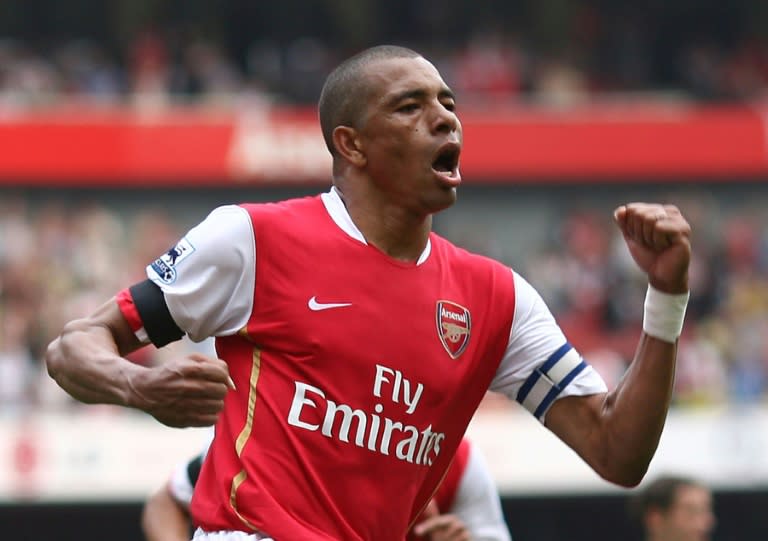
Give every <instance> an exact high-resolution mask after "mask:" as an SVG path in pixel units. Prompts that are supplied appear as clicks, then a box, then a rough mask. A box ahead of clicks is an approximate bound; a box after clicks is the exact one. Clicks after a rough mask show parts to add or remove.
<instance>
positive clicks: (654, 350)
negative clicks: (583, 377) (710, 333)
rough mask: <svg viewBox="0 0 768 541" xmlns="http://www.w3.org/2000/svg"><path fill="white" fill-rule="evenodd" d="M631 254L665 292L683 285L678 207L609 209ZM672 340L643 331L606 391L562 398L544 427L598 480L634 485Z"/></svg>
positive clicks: (668, 369) (686, 232) (670, 372)
mask: <svg viewBox="0 0 768 541" xmlns="http://www.w3.org/2000/svg"><path fill="white" fill-rule="evenodd" d="M616 222H617V224H618V226H619V228H620V229H621V231H622V233H623V234H624V238H625V240H626V242H627V246H628V247H629V250H630V253H631V254H632V256H633V258H634V259H635V261H636V263H637V264H638V266H639V267H640V268H641V269H642V270H644V271H645V272H646V273H647V274H648V278H649V282H650V284H651V285H652V286H653V287H655V288H656V289H658V290H660V291H663V292H665V293H685V292H687V291H688V264H689V262H690V256H691V245H690V226H689V225H688V223H687V222H686V220H685V219H684V218H683V217H682V215H681V214H680V212H679V211H678V210H677V208H675V207H672V206H664V207H662V206H661V205H647V204H642V203H635V204H631V205H626V206H623V207H620V208H619V209H618V210H617V211H616ZM676 354H677V344H676V343H670V342H666V341H663V340H660V339H657V338H654V337H651V336H649V335H647V334H645V333H643V334H642V335H641V337H640V342H639V344H638V347H637V350H636V351H635V356H634V359H633V360H632V363H631V365H630V367H629V369H628V370H627V373H626V374H625V375H624V378H623V379H622V380H621V382H620V383H619V384H618V385H617V387H616V388H615V389H614V390H612V391H611V392H609V393H607V394H602V395H592V396H585V397H565V398H562V399H560V400H557V401H556V402H555V403H554V404H553V405H552V407H551V408H550V410H549V412H548V413H547V419H546V425H547V427H548V428H549V429H550V430H552V432H554V433H555V434H556V435H557V436H558V437H560V439H562V440H563V441H564V442H565V443H567V444H568V445H569V446H570V447H571V448H573V449H574V450H575V451H576V452H577V453H578V454H579V455H580V456H581V457H582V458H583V459H584V460H585V461H586V462H587V463H588V464H589V465H590V466H592V468H594V470H595V471H596V472H597V473H598V474H600V475H601V476H603V477H604V478H605V479H607V480H609V481H612V482H615V483H617V484H620V485H624V486H635V485H637V484H638V483H639V482H640V481H641V480H642V478H643V476H644V475H645V472H646V471H647V469H648V465H649V463H650V461H651V459H652V458H653V455H654V453H655V452H656V448H657V446H658V443H659V438H660V437H661V433H662V430H663V428H664V423H665V421H666V416H667V411H668V410H669V405H670V401H671V398H672V386H673V383H674V376H675V359H676Z"/></svg>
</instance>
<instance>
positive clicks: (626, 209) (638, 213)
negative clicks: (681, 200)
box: [614, 203, 691, 293]
mask: <svg viewBox="0 0 768 541" xmlns="http://www.w3.org/2000/svg"><path fill="white" fill-rule="evenodd" d="M614 218H615V220H616V224H617V225H618V226H619V229H620V230H621V233H622V234H623V235H624V240H625V242H626V243H627V247H628V248H629V252H630V254H632V258H633V259H634V260H635V262H636V263H637V265H638V266H639V267H640V268H641V269H642V270H643V271H644V272H645V273H646V274H647V275H648V281H649V283H650V284H651V285H652V286H653V287H654V288H656V289H658V290H659V291H663V292H665V293H685V292H687V291H688V265H689V264H690V261H691V226H690V225H689V224H688V221H687V220H686V219H685V218H684V217H683V215H682V214H681V213H680V210H678V208H677V207H676V206H674V205H659V204H655V203H628V204H626V205H622V206H621V207H619V208H617V209H616V210H615V212H614Z"/></svg>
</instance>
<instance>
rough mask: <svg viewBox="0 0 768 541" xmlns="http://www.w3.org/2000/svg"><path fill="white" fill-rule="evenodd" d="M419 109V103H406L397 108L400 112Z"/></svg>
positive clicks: (411, 111) (410, 111)
mask: <svg viewBox="0 0 768 541" xmlns="http://www.w3.org/2000/svg"><path fill="white" fill-rule="evenodd" d="M418 109H419V104H418V103H415V102H414V103H406V104H404V105H401V106H400V107H398V108H397V111H398V112H399V113H413V112H415V111H417V110H418Z"/></svg>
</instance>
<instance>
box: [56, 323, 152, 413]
mask: <svg viewBox="0 0 768 541" xmlns="http://www.w3.org/2000/svg"><path fill="white" fill-rule="evenodd" d="M45 362H46V366H47V368H48V373H49V374H50V376H51V377H52V378H53V379H54V380H55V381H56V382H57V383H58V384H59V385H60V386H61V387H62V388H63V389H64V390H65V391H67V392H68V393H69V394H70V395H72V396H73V397H74V398H76V399H77V400H80V401H82V402H86V403H90V404H94V403H103V404H117V405H123V406H128V405H131V389H132V387H131V377H132V375H134V373H136V372H137V371H139V370H145V369H144V368H143V367H141V366H138V365H135V364H133V363H131V362H130V361H128V360H127V359H124V358H123V357H121V356H120V354H119V352H118V347H117V345H116V344H115V341H114V339H113V338H112V335H111V334H110V332H109V331H108V330H107V329H106V328H102V327H99V326H94V325H90V324H89V323H88V322H87V320H77V321H73V322H71V323H69V324H68V325H67V326H66V327H65V328H64V330H63V332H62V334H61V336H59V338H57V339H56V340H54V341H53V342H52V343H51V344H50V345H49V346H48V350H47V352H46V357H45Z"/></svg>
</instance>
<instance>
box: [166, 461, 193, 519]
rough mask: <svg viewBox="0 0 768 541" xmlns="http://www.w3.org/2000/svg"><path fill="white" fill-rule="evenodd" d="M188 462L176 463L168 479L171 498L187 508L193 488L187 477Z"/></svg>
mask: <svg viewBox="0 0 768 541" xmlns="http://www.w3.org/2000/svg"><path fill="white" fill-rule="evenodd" d="M188 466H189V462H182V463H180V464H177V465H176V467H175V468H174V470H173V473H172V474H171V478H170V479H169V480H168V490H169V491H170V492H171V496H173V499H174V500H176V501H177V502H179V503H180V504H181V505H183V506H184V507H186V508H187V509H189V504H190V503H192V493H193V492H194V490H195V487H194V485H192V481H191V480H190V479H189V468H188Z"/></svg>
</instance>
